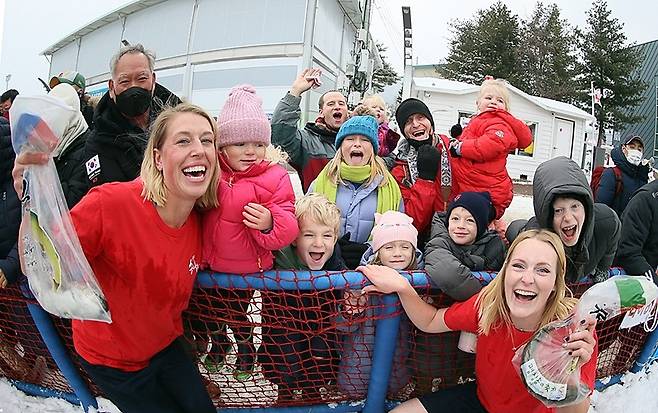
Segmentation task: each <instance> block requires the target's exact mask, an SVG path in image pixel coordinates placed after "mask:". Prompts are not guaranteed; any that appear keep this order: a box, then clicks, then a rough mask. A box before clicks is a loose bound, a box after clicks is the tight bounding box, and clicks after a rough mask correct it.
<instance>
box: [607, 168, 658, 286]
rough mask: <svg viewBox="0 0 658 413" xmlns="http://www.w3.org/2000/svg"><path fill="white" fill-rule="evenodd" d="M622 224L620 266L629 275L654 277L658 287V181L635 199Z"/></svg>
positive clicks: (644, 189)
mask: <svg viewBox="0 0 658 413" xmlns="http://www.w3.org/2000/svg"><path fill="white" fill-rule="evenodd" d="M622 222H623V225H622V226H621V239H620V240H619V248H618V249H617V264H619V265H621V266H622V267H623V268H624V270H625V271H626V273H628V274H632V275H640V274H644V275H647V276H652V277H653V279H654V282H656V283H658V277H657V274H656V272H657V271H658V180H654V181H652V182H650V183H648V184H646V185H644V186H643V187H642V188H640V189H639V190H638V191H637V192H636V193H635V195H633V197H632V198H631V200H630V201H629V203H628V205H627V206H626V210H625V211H624V215H623V216H622Z"/></svg>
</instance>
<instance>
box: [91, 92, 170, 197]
mask: <svg viewBox="0 0 658 413" xmlns="http://www.w3.org/2000/svg"><path fill="white" fill-rule="evenodd" d="M179 103H180V99H178V97H176V95H174V94H173V93H171V92H170V91H169V90H167V89H166V88H165V87H163V86H160V85H158V84H157V83H156V85H155V94H154V96H153V102H152V103H151V110H150V115H149V125H150V124H152V123H153V121H154V120H155V118H156V117H157V116H158V115H159V114H160V112H161V111H162V110H163V109H164V108H165V107H168V106H176V105H177V104H179ZM148 133H149V131H148V130H147V131H143V130H142V129H140V128H139V127H137V126H135V125H133V124H131V123H130V122H129V121H128V119H127V118H125V117H124V116H123V115H122V114H121V112H120V111H119V109H118V107H117V105H116V104H115V103H114V101H113V100H112V99H111V98H110V94H109V92H107V93H105V95H103V97H102V98H101V100H100V102H98V106H97V107H96V111H95V112H94V129H92V130H91V132H89V135H88V136H87V143H86V145H85V156H84V161H85V162H84V165H83V166H84V168H85V171H86V179H87V181H88V182H87V184H88V185H89V186H96V185H101V184H104V183H106V182H126V181H132V180H133V179H135V178H137V177H138V176H139V171H140V168H141V165H142V159H143V158H144V149H145V148H146V143H147V141H148Z"/></svg>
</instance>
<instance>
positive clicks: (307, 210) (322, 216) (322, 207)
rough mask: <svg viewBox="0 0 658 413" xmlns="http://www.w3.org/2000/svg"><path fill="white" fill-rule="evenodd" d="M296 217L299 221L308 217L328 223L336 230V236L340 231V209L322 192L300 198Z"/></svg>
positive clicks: (296, 203)
mask: <svg viewBox="0 0 658 413" xmlns="http://www.w3.org/2000/svg"><path fill="white" fill-rule="evenodd" d="M295 218H297V222H301V221H302V219H308V220H310V221H313V222H315V223H317V224H320V225H326V226H328V227H330V228H331V229H332V230H333V231H334V236H335V237H336V238H338V234H339V233H340V210H339V209H338V207H337V206H336V204H334V203H333V202H331V201H329V199H327V197H326V196H324V195H322V194H318V193H313V192H312V193H308V194H306V195H304V196H303V197H301V198H299V199H298V200H297V202H295Z"/></svg>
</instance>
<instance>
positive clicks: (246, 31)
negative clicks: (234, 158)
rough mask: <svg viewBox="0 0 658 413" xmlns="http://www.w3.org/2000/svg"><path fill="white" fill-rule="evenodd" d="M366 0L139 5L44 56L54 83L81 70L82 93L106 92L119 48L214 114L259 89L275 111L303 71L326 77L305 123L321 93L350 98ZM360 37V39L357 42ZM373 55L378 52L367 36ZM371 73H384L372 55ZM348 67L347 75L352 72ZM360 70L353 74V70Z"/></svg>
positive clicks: (150, 0)
mask: <svg viewBox="0 0 658 413" xmlns="http://www.w3.org/2000/svg"><path fill="white" fill-rule="evenodd" d="M364 3H365V2H364V0H285V1H284V0H240V1H232V0H168V1H162V0H143V1H135V2H132V3H130V4H128V5H127V6H125V7H122V8H120V9H118V10H116V11H114V12H111V13H109V14H107V15H106V16H103V17H101V18H99V19H98V20H96V21H93V22H91V23H89V24H87V25H86V26H84V27H82V28H80V29H78V30H76V31H74V32H73V33H71V34H70V35H68V36H66V37H65V38H63V39H61V40H60V41H58V42H57V43H55V44H53V45H52V46H50V47H48V48H47V49H46V50H44V51H43V54H44V55H46V56H47V57H49V58H50V61H51V66H50V75H51V76H52V75H56V74H57V73H59V72H61V71H65V70H77V71H79V72H80V73H82V74H83V75H84V76H85V77H86V78H87V83H88V85H91V87H89V88H88V91H90V92H92V93H96V94H99V93H104V91H105V90H106V89H107V80H108V79H109V78H110V73H109V61H110V57H111V56H112V55H113V54H114V53H115V52H116V51H117V50H118V49H119V48H120V47H121V42H122V40H126V41H128V42H130V43H131V44H135V43H142V44H143V45H144V46H145V47H147V48H148V49H151V50H152V51H154V52H155V53H156V56H157V60H156V72H157V81H158V82H159V83H160V84H162V85H163V86H165V87H167V88H168V89H170V90H171V91H172V92H174V93H176V94H177V95H179V96H181V97H185V98H187V99H188V100H190V101H191V102H193V103H196V104H199V105H201V106H203V107H204V108H206V109H207V110H208V111H210V112H211V113H213V114H217V113H218V112H219V110H220V109H221V107H222V105H223V102H224V101H225V99H226V97H227V96H228V91H229V90H230V88H231V87H232V86H234V85H236V84H239V83H251V84H253V85H254V86H256V89H257V90H258V93H259V95H260V96H261V97H262V98H263V104H264V109H265V111H266V112H270V113H271V112H272V111H273V110H274V107H275V106H276V103H277V102H278V101H279V100H280V99H281V98H282V97H283V96H284V95H285V93H286V91H287V90H288V89H289V87H290V84H291V83H292V82H293V80H294V79H295V77H296V76H297V74H298V73H299V72H301V70H302V69H303V68H305V67H312V66H313V67H319V68H322V69H323V76H322V82H323V84H322V86H321V87H320V88H318V89H315V90H313V91H311V93H307V94H305V95H306V96H305V98H304V100H303V101H302V109H303V112H305V116H304V118H310V117H311V116H314V114H315V113H317V106H316V104H317V101H318V97H319V95H320V94H321V93H323V92H324V91H326V90H329V89H340V90H344V89H346V87H347V85H348V84H349V80H348V77H347V74H349V73H350V70H354V58H353V57H352V56H351V52H352V51H353V49H354V42H355V39H356V36H357V33H358V32H359V30H358V29H359V28H360V27H361V23H362V20H363V16H364V12H363V10H364ZM362 38H363V36H362ZM364 43H366V44H367V45H368V46H369V49H370V51H376V50H377V49H376V48H375V47H374V42H373V41H372V39H371V38H370V37H368V39H367V42H364ZM370 56H371V57H370V59H368V62H367V65H368V66H369V67H368V70H370V72H371V71H372V70H373V69H375V68H377V67H378V66H377V65H378V64H381V60H380V59H379V55H378V54H377V53H370ZM350 64H351V66H350ZM356 70H359V68H356Z"/></svg>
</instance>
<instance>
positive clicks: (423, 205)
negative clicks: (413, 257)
mask: <svg viewBox="0 0 658 413" xmlns="http://www.w3.org/2000/svg"><path fill="white" fill-rule="evenodd" d="M435 139H436V142H437V143H436V146H435V147H436V149H437V150H438V151H439V153H443V151H444V150H445V151H447V154H448V160H450V152H449V150H448V148H450V139H449V138H448V137H447V136H445V135H436V136H435ZM405 141H406V139H405ZM412 150H413V151H415V149H413V148H412V147H411V146H410V145H409V144H408V143H406V142H402V141H401V142H400V144H399V145H398V154H397V156H396V157H395V164H394V165H393V168H392V169H391V175H393V177H394V178H395V181H396V182H397V183H398V185H399V186H400V192H401V193H402V199H404V211H405V214H407V215H409V216H410V217H411V218H413V219H414V222H413V225H414V227H416V229H417V230H418V232H419V233H420V234H423V233H429V232H430V223H431V222H432V216H433V215H434V212H436V211H445V210H446V206H447V202H448V199H447V198H448V195H449V194H450V188H442V187H441V165H439V169H438V171H437V172H436V178H435V179H434V181H429V180H427V179H416V181H415V182H413V181H412V179H411V172H410V171H409V164H408V158H409V155H410V152H411V151H412ZM448 167H450V166H448ZM442 189H443V190H442ZM421 237H422V235H421ZM425 238H426V236H425Z"/></svg>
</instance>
